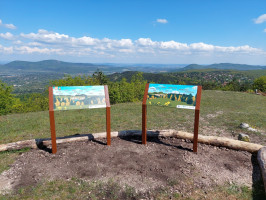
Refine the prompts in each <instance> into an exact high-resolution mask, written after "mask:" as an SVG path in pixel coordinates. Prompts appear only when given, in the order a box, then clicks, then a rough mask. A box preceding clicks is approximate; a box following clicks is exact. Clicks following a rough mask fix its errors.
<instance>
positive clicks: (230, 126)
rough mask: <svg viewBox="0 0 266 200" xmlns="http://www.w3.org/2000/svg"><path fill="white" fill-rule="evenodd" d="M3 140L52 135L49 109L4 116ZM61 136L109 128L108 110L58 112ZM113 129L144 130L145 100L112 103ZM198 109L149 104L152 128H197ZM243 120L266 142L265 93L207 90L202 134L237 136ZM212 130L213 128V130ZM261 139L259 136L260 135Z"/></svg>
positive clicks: (0, 136)
mask: <svg viewBox="0 0 266 200" xmlns="http://www.w3.org/2000/svg"><path fill="white" fill-rule="evenodd" d="M0 120H1V123H0V130H1V132H0V143H1V144H3V143H8V142H15V141H19V140H26V139H36V138H49V137H50V125H49V114H48V111H42V112H31V113H25V114H11V115H6V116H1V118H0ZM55 120H56V132H57V136H66V135H73V134H77V133H79V134H82V133H96V132H103V131H105V109H89V110H88V109H87V110H72V111H71V110H69V111H58V112H55ZM111 120H112V121H111V125H112V127H111V128H112V130H113V131H120V130H127V129H141V103H140V102H139V103H123V104H116V105H112V106H111ZM193 122H194V111H193V110H186V109H176V108H167V107H159V106H148V129H170V128H173V129H177V130H185V131H188V132H192V131H193ZM241 122H245V123H248V124H250V125H251V126H253V127H254V128H257V129H258V130H260V133H256V134H254V133H251V134H252V135H251V140H252V138H253V136H254V139H255V138H256V140H255V141H254V142H259V143H262V144H266V140H265V137H264V135H263V134H262V133H263V132H264V133H265V130H266V101H265V97H264V96H259V95H255V94H248V93H240V92H230V91H209V90H206V91H203V93H202V100H201V111H200V134H204V135H219V136H227V137H236V136H237V133H238V132H240V131H242V130H241V129H239V125H240V123H241ZM210 130H211V131H210ZM258 137H259V138H261V140H260V139H257V138H258Z"/></svg>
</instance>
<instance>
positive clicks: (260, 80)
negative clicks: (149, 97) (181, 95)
mask: <svg viewBox="0 0 266 200" xmlns="http://www.w3.org/2000/svg"><path fill="white" fill-rule="evenodd" d="M262 72H263V73H265V70H262ZM263 73H260V74H261V75H263ZM128 74H129V75H130V76H128V77H127V76H124V77H122V78H121V76H119V79H118V78H117V79H115V78H114V77H115V76H118V75H117V74H113V75H112V76H106V75H104V73H103V72H101V71H96V72H95V73H93V75H92V76H85V75H83V76H80V75H78V76H70V75H64V76H62V75H60V76H59V77H58V78H56V77H57V76H56V75H55V76H49V79H50V78H54V79H52V80H50V81H49V83H47V84H44V83H43V82H42V81H41V82H38V81H37V80H40V79H38V78H36V79H32V78H30V75H28V77H27V81H28V83H27V84H26V86H24V85H21V86H19V87H20V88H24V87H26V88H27V89H28V91H27V90H26V91H25V90H24V91H23V90H21V91H22V92H16V93H14V90H16V85H15V86H14V84H13V85H9V84H8V83H6V82H3V81H1V79H0V115H4V114H8V113H22V112H34V111H42V110H48V86H83V85H108V88H109V96H110V102H111V104H116V103H125V102H135V101H141V100H142V98H143V94H144V89H145V84H146V83H147V82H154V83H164V84H169V83H171V84H179V85H202V86H203V89H204V90H209V89H214V90H224V91H242V92H250V93H254V91H255V89H257V91H261V92H266V76H265V75H264V76H260V77H259V72H256V71H254V72H251V73H249V74H245V72H241V73H240V72H234V71H233V72H231V71H230V72H227V71H217V72H216V71H209V70H207V71H201V72H182V73H168V74H165V73H163V74H147V73H141V72H127V73H122V75H128ZM120 75H121V74H120ZM34 76H36V74H34ZM254 77H257V78H254ZM0 78H1V77H0ZM43 78H44V77H43ZM120 78H121V79H120ZM44 79H45V78H44ZM18 81H19V79H18ZM32 81H37V83H38V84H40V85H41V86H40V88H39V90H38V92H34V91H35V90H33V91H31V87H30V86H34V87H36V85H35V84H33V82H32ZM21 82H22V81H21ZM38 84H37V85H38ZM37 87H38V86H37ZM169 98H170V97H169ZM176 98H178V97H176Z"/></svg>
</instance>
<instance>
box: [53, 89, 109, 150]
mask: <svg viewBox="0 0 266 200" xmlns="http://www.w3.org/2000/svg"><path fill="white" fill-rule="evenodd" d="M56 87H57V86H56ZM58 87H60V86H58ZM48 91H49V118H50V131H51V142H52V154H56V152H57V144H56V129H55V117H54V95H53V87H49V89H48ZM104 94H105V103H106V138H107V143H106V144H107V145H108V146H110V145H111V106H110V98H109V92H108V86H107V85H104ZM84 109H89V108H84Z"/></svg>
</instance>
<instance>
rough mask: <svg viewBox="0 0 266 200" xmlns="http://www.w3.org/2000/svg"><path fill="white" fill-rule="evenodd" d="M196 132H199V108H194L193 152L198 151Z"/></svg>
mask: <svg viewBox="0 0 266 200" xmlns="http://www.w3.org/2000/svg"><path fill="white" fill-rule="evenodd" d="M198 134H199V110H195V123H194V138H193V152H195V153H197V151H198Z"/></svg>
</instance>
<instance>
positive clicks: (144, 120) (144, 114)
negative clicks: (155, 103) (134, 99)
mask: <svg viewBox="0 0 266 200" xmlns="http://www.w3.org/2000/svg"><path fill="white" fill-rule="evenodd" d="M149 85H150V84H149V83H147V84H146V87H145V92H144V97H143V101H142V144H147V104H146V101H147V95H148V90H149Z"/></svg>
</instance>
